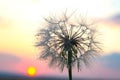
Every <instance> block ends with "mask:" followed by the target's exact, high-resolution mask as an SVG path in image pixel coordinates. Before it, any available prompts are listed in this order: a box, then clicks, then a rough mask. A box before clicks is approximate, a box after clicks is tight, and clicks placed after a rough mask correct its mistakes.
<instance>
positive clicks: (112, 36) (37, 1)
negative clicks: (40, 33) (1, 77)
mask: <svg viewBox="0 0 120 80" xmlns="http://www.w3.org/2000/svg"><path fill="white" fill-rule="evenodd" d="M73 3H74V4H73ZM118 3H120V1H119V0H116V1H115V0H99V1H96V0H90V1H89V0H84V1H82V0H71V1H69V0H66V1H64V0H60V1H57V0H0V65H2V66H0V72H2V71H3V72H4V71H5V72H15V73H21V74H24V75H27V71H26V70H27V68H28V67H29V66H35V67H36V69H37V74H36V75H60V76H67V70H65V71H64V72H63V73H62V74H61V72H60V71H59V69H57V68H56V69H54V68H49V67H48V63H47V61H40V60H38V57H39V52H40V50H39V49H38V48H35V47H34V44H35V34H36V33H37V30H38V29H40V28H43V27H41V25H42V26H43V24H44V23H43V22H44V21H43V19H42V17H43V16H45V17H46V16H49V15H51V14H52V12H55V13H56V14H59V12H60V11H63V10H65V9H66V8H67V9H68V10H69V11H73V10H75V9H77V11H78V13H81V14H83V16H85V15H86V14H87V15H88V17H93V18H95V19H97V20H98V21H99V22H98V23H97V26H98V30H99V31H100V33H101V34H102V35H101V39H100V40H101V42H102V43H103V47H102V48H103V53H102V55H103V56H102V57H104V56H106V55H111V54H112V53H114V52H117V53H118V54H119V53H120V43H119V41H120V37H119V35H120V9H119V7H120V5H119V4H118ZM61 5H62V6H61ZM86 5H87V6H86ZM79 11H80V12H79ZM53 14H54V13H53ZM116 16H117V17H116ZM118 64H120V63H118ZM119 69H120V68H119ZM119 69H117V70H114V69H111V68H109V67H108V66H105V65H104V64H102V60H100V61H98V62H97V63H96V64H93V67H91V68H90V69H89V68H88V69H83V71H81V72H79V73H77V71H76V69H73V72H74V74H73V75H74V76H79V75H78V74H80V77H101V78H104V77H109V78H120V75H119V74H120V70H119ZM113 74H114V75H113Z"/></svg>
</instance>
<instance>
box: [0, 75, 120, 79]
mask: <svg viewBox="0 0 120 80" xmlns="http://www.w3.org/2000/svg"><path fill="white" fill-rule="evenodd" d="M0 80H68V78H67V77H66V78H65V77H57V76H54V77H53V76H49V77H48V76H44V77H43V76H41V77H28V76H23V75H18V74H8V73H7V74H6V73H0ZM73 80H120V79H88V78H81V79H78V78H73Z"/></svg>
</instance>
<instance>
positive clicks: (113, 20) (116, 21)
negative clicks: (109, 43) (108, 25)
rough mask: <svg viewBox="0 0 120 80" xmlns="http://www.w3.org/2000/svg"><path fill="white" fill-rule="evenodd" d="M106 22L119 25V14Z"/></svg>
mask: <svg viewBox="0 0 120 80" xmlns="http://www.w3.org/2000/svg"><path fill="white" fill-rule="evenodd" d="M108 21H110V22H112V23H115V24H120V13H118V14H116V15H113V16H111V17H110V18H108Z"/></svg>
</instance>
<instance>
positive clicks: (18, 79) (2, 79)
mask: <svg viewBox="0 0 120 80" xmlns="http://www.w3.org/2000/svg"><path fill="white" fill-rule="evenodd" d="M0 80H68V79H67V78H54V77H38V78H29V77H0ZM73 80H120V79H85V78H84V79H75V78H74V79H73Z"/></svg>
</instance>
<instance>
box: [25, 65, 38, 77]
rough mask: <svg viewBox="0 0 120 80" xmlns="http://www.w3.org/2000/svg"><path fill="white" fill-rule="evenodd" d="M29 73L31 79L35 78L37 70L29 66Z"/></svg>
mask: <svg viewBox="0 0 120 80" xmlns="http://www.w3.org/2000/svg"><path fill="white" fill-rule="evenodd" d="M27 73H28V75H29V76H31V77H33V76H35V74H36V68H35V67H34V66H29V67H28V69H27Z"/></svg>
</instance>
